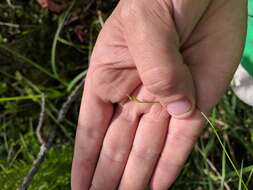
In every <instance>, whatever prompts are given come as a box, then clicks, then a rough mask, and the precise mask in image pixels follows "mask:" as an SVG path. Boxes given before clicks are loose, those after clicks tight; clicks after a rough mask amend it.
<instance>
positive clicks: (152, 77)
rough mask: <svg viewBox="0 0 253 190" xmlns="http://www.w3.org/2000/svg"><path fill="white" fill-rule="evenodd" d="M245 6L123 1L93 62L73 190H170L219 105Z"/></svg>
mask: <svg viewBox="0 0 253 190" xmlns="http://www.w3.org/2000/svg"><path fill="white" fill-rule="evenodd" d="M246 9H247V7H246V1H245V0H241V1H238V0H203V1H199V2H198V3H196V1H194V0H166V1H165V0H153V1H148V0H138V1H137V0H121V1H120V2H119V4H118V6H117V7H116V8H115V10H114V11H113V13H112V15H111V16H110V17H109V18H108V19H107V21H106V23H105V25H104V27H103V29H102V31H101V32H100V34H99V36H98V39H97V42H96V45H95V48H94V50H93V54H92V57H91V63H90V68H89V71H88V75H87V78H86V82H85V88H84V93H83V98H82V102H81V108H80V116H79V121H78V127H77V134H76V143H75V152H74V158H73V165H72V179H71V180H72V189H74V190H79V189H80V190H81V189H82V190H84V189H126V190H129V189H132V190H139V189H140V190H141V189H145V187H146V186H147V185H150V186H151V188H152V189H155V190H163V189H164V190H165V189H168V188H169V187H170V186H171V185H172V184H173V182H174V181H175V179H176V178H177V176H178V175H179V173H180V171H181V169H182V167H183V166H184V163H185V161H186V160H187V158H188V155H189V154H190V152H191V150H192V147H193V145H194V143H195V142H196V140H197V138H198V137H199V135H200V134H201V131H202V129H203V126H204V119H203V117H202V116H201V114H200V111H203V112H205V113H208V112H209V111H210V110H211V109H212V107H213V106H215V104H216V103H217V102H218V100H219V99H220V97H221V96H222V95H223V94H224V92H225V91H226V89H227V87H228V85H229V83H230V81H231V78H232V76H233V73H234V72H235V70H236V68H237V66H238V64H239V62H240V57H241V53H242V50H243V45H244V40H245V39H244V36H245V31H246V18H247V17H246V14H247V11H246ZM128 96H135V97H137V98H138V100H142V101H144V102H146V103H140V102H139V103H138V102H136V101H131V100H129V98H128ZM152 102H153V103H152ZM156 102H160V103H156ZM178 102H181V103H179V104H175V103H178ZM182 102H183V103H188V105H189V104H190V107H189V108H187V107H185V106H183V104H182ZM167 106H170V109H168V110H167V109H166V108H167ZM178 107H180V109H178ZM182 108H185V110H184V112H182ZM186 108H187V109H186ZM173 110H174V111H173Z"/></svg>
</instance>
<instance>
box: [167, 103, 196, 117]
mask: <svg viewBox="0 0 253 190" xmlns="http://www.w3.org/2000/svg"><path fill="white" fill-rule="evenodd" d="M191 106H192V105H191V102H190V101H188V100H186V99H184V100H179V101H175V102H171V103H169V104H168V105H167V111H168V112H169V114H170V115H176V116H177V115H182V114H184V113H187V112H189V111H190V110H191Z"/></svg>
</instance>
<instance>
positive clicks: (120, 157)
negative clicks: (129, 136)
mask: <svg viewBox="0 0 253 190" xmlns="http://www.w3.org/2000/svg"><path fill="white" fill-rule="evenodd" d="M128 153H129V152H128V150H127V148H123V147H115V146H114V145H112V144H107V145H104V146H103V152H102V154H101V156H104V157H106V158H107V159H109V160H110V161H111V162H113V163H115V162H116V163H124V162H125V161H126V159H127V156H128Z"/></svg>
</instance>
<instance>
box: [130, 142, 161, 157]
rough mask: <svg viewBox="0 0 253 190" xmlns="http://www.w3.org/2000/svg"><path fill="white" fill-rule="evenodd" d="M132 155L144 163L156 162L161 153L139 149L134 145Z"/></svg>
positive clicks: (145, 148) (149, 149) (150, 149)
mask: <svg viewBox="0 0 253 190" xmlns="http://www.w3.org/2000/svg"><path fill="white" fill-rule="evenodd" d="M131 155H132V156H134V157H135V158H138V159H140V160H143V161H148V160H156V159H157V158H158V156H159V155H160V152H158V151H156V150H154V149H152V148H147V147H138V146H135V145H133V147H132V150H131Z"/></svg>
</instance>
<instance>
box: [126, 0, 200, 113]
mask: <svg viewBox="0 0 253 190" xmlns="http://www.w3.org/2000/svg"><path fill="white" fill-rule="evenodd" d="M123 2H124V3H122V4H121V13H122V14H121V16H122V17H121V19H122V23H123V24H122V25H123V31H124V36H125V39H126V42H127V45H128V48H129V51H130V53H131V55H132V57H133V59H134V61H135V64H136V67H137V70H138V72H139V75H140V78H141V80H142V82H143V85H144V86H145V87H146V89H147V90H148V91H150V92H151V93H152V94H154V95H155V96H156V97H157V99H158V100H159V101H160V102H161V103H162V105H163V106H165V107H166V108H167V110H168V112H169V114H170V115H172V116H174V117H179V118H184V117H187V116H189V115H191V114H192V112H193V111H194V109H195V92H194V91H195V90H194V85H193V79H192V76H191V72H190V70H189V68H188V66H187V65H186V64H184V60H183V58H182V56H181V53H180V42H179V37H178V34H177V31H176V28H175V25H174V22H173V19H172V17H171V14H170V13H171V9H170V5H169V4H168V3H165V1H148V5H147V1H145V0H138V1H137V0H125V1H123Z"/></svg>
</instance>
